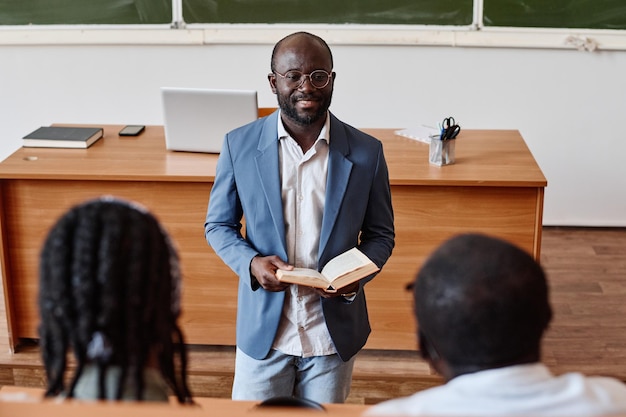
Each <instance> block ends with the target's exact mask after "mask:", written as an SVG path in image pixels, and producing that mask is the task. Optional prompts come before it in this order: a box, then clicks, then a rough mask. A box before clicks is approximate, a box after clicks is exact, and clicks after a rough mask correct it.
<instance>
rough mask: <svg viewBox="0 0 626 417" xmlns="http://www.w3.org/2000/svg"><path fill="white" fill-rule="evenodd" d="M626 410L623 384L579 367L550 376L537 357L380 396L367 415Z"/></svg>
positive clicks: (568, 414) (570, 415) (570, 414)
mask: <svg viewBox="0 0 626 417" xmlns="http://www.w3.org/2000/svg"><path fill="white" fill-rule="evenodd" d="M615 413H626V385H625V384H623V383H622V382H621V381H619V380H617V379H614V378H606V377H586V376H584V375H582V374H580V373H568V374H564V375H561V376H554V375H552V373H551V372H550V371H549V369H548V368H547V367H546V366H545V365H543V364H540V363H535V364H528V365H517V366H509V367H505V368H499V369H491V370H487V371H480V372H476V373H472V374H466V375H461V376H458V377H456V378H454V379H452V380H451V381H449V382H448V383H447V384H445V385H441V386H439V387H435V388H430V389H426V390H424V391H420V392H417V393H415V394H413V395H411V396H409V397H405V398H398V399H393V400H389V401H384V402H382V403H380V404H378V405H375V406H373V407H371V408H370V409H369V410H368V411H366V413H365V414H366V415H367V416H383V415H385V416H424V415H428V416H466V417H470V416H499V417H504V416H550V417H556V416H564V417H580V416H598V415H607V414H615Z"/></svg>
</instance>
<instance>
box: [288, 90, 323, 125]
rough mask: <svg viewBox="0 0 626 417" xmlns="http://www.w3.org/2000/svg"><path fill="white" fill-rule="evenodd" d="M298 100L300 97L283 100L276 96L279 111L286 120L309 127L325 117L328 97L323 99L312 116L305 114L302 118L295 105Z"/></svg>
mask: <svg viewBox="0 0 626 417" xmlns="http://www.w3.org/2000/svg"><path fill="white" fill-rule="evenodd" d="M298 98H301V97H297V96H289V97H286V98H285V97H283V96H281V95H280V94H279V95H278V106H279V107H280V110H281V111H282V112H283V113H284V115H285V116H287V118H289V119H291V120H293V121H294V122H296V123H297V124H299V125H301V126H309V125H312V124H313V123H315V122H317V121H318V120H320V119H323V118H324V117H326V112H327V111H328V108H329V107H330V101H331V98H330V97H328V99H324V101H323V102H322V105H321V106H320V108H319V110H318V111H317V112H315V113H313V114H306V115H304V116H302V115H300V114H298V110H297V109H296V106H295V103H296V101H297V100H298Z"/></svg>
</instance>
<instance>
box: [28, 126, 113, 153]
mask: <svg viewBox="0 0 626 417" xmlns="http://www.w3.org/2000/svg"><path fill="white" fill-rule="evenodd" d="M102 135H103V130H102V128H100V127H65V126H43V127H40V128H39V129H37V130H35V131H34V132H32V133H29V134H28V135H26V136H24V138H22V145H23V146H24V147H35V148H83V149H85V148H88V147H90V146H91V145H92V144H93V143H95V142H96V141H97V140H98V139H100V138H101V137H102Z"/></svg>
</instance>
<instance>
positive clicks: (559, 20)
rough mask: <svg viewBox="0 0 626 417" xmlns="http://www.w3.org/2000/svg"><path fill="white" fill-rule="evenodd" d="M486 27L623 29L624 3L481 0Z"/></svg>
mask: <svg viewBox="0 0 626 417" xmlns="http://www.w3.org/2000/svg"><path fill="white" fill-rule="evenodd" d="M483 23H484V24H485V26H513V27H531V28H532V27H536V28H572V29H584V28H587V29H626V0H484V6H483Z"/></svg>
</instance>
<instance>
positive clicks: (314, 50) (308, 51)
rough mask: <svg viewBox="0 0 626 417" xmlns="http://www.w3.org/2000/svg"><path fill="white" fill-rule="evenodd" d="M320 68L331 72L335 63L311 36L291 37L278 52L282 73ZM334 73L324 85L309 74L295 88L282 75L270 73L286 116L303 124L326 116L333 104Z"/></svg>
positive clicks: (311, 122)
mask: <svg viewBox="0 0 626 417" xmlns="http://www.w3.org/2000/svg"><path fill="white" fill-rule="evenodd" d="M316 70H324V71H326V72H327V73H331V72H332V63H331V59H330V56H329V54H328V51H327V50H326V48H324V46H322V45H320V44H319V43H317V42H315V41H314V40H312V39H310V38H307V37H296V38H294V39H289V40H287V41H285V42H284V44H283V45H281V47H280V49H279V50H278V51H277V53H276V56H275V71H276V72H278V73H280V74H286V73H288V72H290V71H299V72H300V73H302V74H310V73H311V72H313V71H316ZM334 75H335V74H334V73H333V74H332V76H331V79H330V80H329V82H328V84H327V85H326V86H325V87H324V88H316V87H314V86H313V85H312V84H311V80H310V79H309V77H305V81H304V83H303V84H302V85H301V86H299V87H296V88H294V87H293V86H290V85H289V82H288V80H286V79H285V78H283V77H282V76H280V75H276V74H270V77H269V79H270V85H271V87H272V91H273V92H274V93H275V94H276V96H277V98H278V105H279V107H280V109H281V111H282V113H283V117H287V119H289V120H290V121H292V122H294V123H296V124H299V125H302V126H307V125H311V124H313V123H315V122H316V121H319V120H320V119H323V118H324V117H325V115H326V111H327V110H328V108H329V107H330V102H331V99H332V95H333V83H334Z"/></svg>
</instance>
